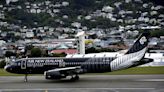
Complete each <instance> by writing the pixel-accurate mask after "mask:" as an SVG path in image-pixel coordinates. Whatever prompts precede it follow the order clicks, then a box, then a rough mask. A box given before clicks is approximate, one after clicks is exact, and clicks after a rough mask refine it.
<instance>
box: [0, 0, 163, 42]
mask: <svg viewBox="0 0 164 92" xmlns="http://www.w3.org/2000/svg"><path fill="white" fill-rule="evenodd" d="M147 26H155V27H157V28H158V27H160V28H158V29H157V30H158V31H160V35H164V32H161V31H162V30H163V26H164V7H163V6H162V5H157V3H154V2H150V1H147V0H50V1H48V0H19V1H17V0H13V2H8V4H6V3H5V2H4V1H0V30H1V31H2V33H3V32H4V31H5V32H6V31H13V30H14V33H13V36H14V37H15V39H16V40H18V39H21V38H22V37H20V36H21V34H20V33H21V32H24V31H25V30H31V31H34V30H35V31H36V33H38V32H41V31H42V30H44V31H46V32H49V33H50V32H51V34H52V35H51V34H50V38H51V37H56V35H55V34H53V33H52V32H57V34H58V33H59V34H61V33H63V32H64V33H68V34H69V36H70V35H71V34H72V33H74V32H75V31H76V30H84V31H89V30H92V29H93V28H98V29H102V30H104V31H112V30H131V31H133V30H135V29H138V28H139V29H140V28H141V27H147ZM15 32H17V33H15ZM11 34H12V33H11ZM11 34H10V36H12V35H11ZM34 35H35V33H34ZM158 35H159V34H158ZM1 36H2V38H3V35H1ZM16 37H17V38H16Z"/></svg>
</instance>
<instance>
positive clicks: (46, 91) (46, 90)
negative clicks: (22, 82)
mask: <svg viewBox="0 0 164 92" xmlns="http://www.w3.org/2000/svg"><path fill="white" fill-rule="evenodd" d="M68 89H69V90H77V89H78V90H86V89H87V90H93V89H94V90H103V89H106V90H112V89H117V90H118V89H122V90H127V89H130V90H154V89H155V88H55V89H54V88H53V89H51V88H50V89H0V90H2V91H22V90H24V91H30V90H34V91H35V90H45V92H48V90H68Z"/></svg>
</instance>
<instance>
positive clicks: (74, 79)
mask: <svg viewBox="0 0 164 92" xmlns="http://www.w3.org/2000/svg"><path fill="white" fill-rule="evenodd" d="M76 80H79V76H78V75H76V76H72V78H71V81H76Z"/></svg>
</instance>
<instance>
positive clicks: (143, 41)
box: [139, 36, 147, 44]
mask: <svg viewBox="0 0 164 92" xmlns="http://www.w3.org/2000/svg"><path fill="white" fill-rule="evenodd" d="M146 41H147V39H146V37H145V36H143V37H142V38H141V39H140V40H139V42H140V44H144V43H145V42H146Z"/></svg>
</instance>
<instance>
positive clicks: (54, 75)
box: [44, 71, 66, 79]
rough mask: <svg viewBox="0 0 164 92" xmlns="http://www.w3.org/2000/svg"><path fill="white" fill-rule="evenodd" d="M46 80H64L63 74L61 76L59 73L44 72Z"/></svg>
mask: <svg viewBox="0 0 164 92" xmlns="http://www.w3.org/2000/svg"><path fill="white" fill-rule="evenodd" d="M44 75H45V78H46V79H61V78H66V75H65V74H61V73H60V71H46V72H44Z"/></svg>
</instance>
